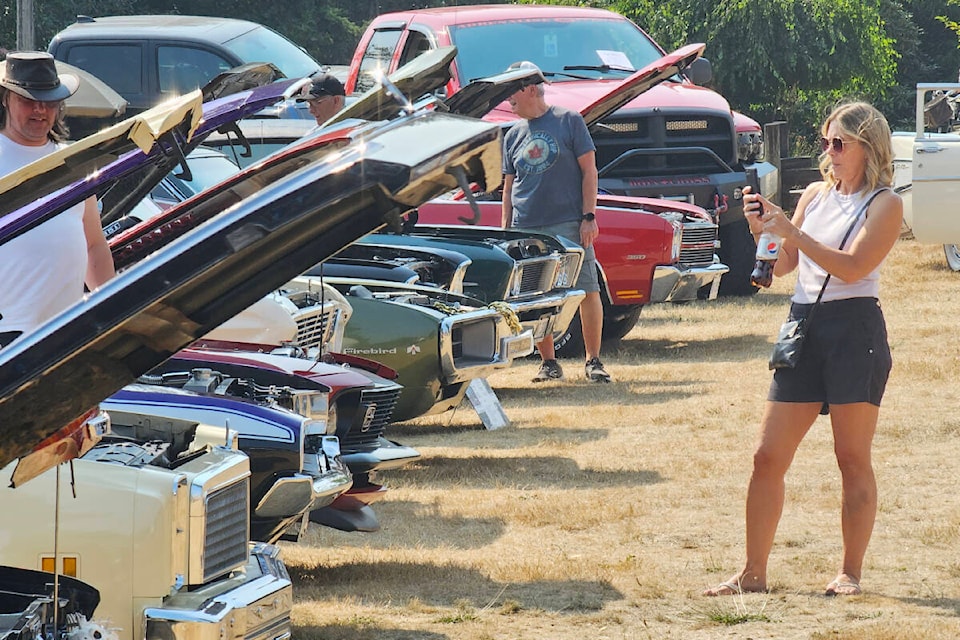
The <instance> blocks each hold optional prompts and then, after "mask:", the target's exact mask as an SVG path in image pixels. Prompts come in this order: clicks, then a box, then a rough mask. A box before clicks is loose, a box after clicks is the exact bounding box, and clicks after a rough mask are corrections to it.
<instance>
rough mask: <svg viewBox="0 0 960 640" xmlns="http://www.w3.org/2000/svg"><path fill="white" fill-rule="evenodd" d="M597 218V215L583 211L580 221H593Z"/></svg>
mask: <svg viewBox="0 0 960 640" xmlns="http://www.w3.org/2000/svg"><path fill="white" fill-rule="evenodd" d="M596 219H597V216H596V215H594V214H593V213H584V214H583V215H581V216H580V222H593V221H594V220H596Z"/></svg>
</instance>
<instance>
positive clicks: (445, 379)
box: [439, 309, 534, 385]
mask: <svg viewBox="0 0 960 640" xmlns="http://www.w3.org/2000/svg"><path fill="white" fill-rule="evenodd" d="M476 320H480V321H481V324H475V325H472V326H473V327H474V329H473V330H472V332H471V336H470V338H469V339H465V340H464V341H463V342H461V343H460V344H459V345H458V347H457V348H455V347H454V340H453V334H454V328H455V327H456V326H457V325H458V324H459V323H463V325H462V326H466V325H467V324H468V323H473V322H474V321H476ZM483 321H487V322H488V323H489V324H487V325H486V326H484V325H483V324H482V322H483ZM491 324H492V326H490V325H491ZM439 337H440V367H441V371H442V376H441V381H442V383H443V384H445V385H451V384H456V383H458V382H468V381H470V380H473V379H474V378H486V377H487V376H488V375H490V374H491V373H493V372H495V371H499V370H501V369H506V368H507V367H509V366H510V365H511V364H512V363H513V360H514V358H522V357H524V356H528V355H530V354H531V353H533V349H534V342H533V333H532V332H531V331H530V330H526V329H525V330H524V331H523V332H521V333H520V334H518V335H514V334H513V332H512V331H511V329H510V326H509V325H508V324H507V320H506V318H504V317H503V316H501V315H500V313H499V312H497V311H494V310H493V309H483V310H480V311H471V312H468V313H464V314H458V315H453V316H447V317H445V318H443V320H441V322H440V336H439Z"/></svg>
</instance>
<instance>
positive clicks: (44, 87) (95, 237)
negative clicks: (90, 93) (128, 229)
mask: <svg viewBox="0 0 960 640" xmlns="http://www.w3.org/2000/svg"><path fill="white" fill-rule="evenodd" d="M79 84H80V83H79V79H78V78H77V77H76V76H73V75H67V74H64V75H58V74H57V69H56V66H55V64H54V61H53V57H52V56H51V55H50V54H49V53H45V52H40V51H16V52H12V53H9V54H7V59H6V60H5V61H4V62H3V66H2V68H0V176H5V175H6V174H8V173H10V172H12V171H16V170H17V169H19V168H21V167H22V166H24V165H26V164H29V163H31V162H34V161H36V160H39V159H40V158H43V157H44V156H46V155H48V154H50V153H53V152H54V151H56V150H57V149H59V148H60V147H61V146H62V142H61V141H62V139H63V138H64V137H65V136H66V133H67V131H66V127H65V126H64V124H63V102H64V100H66V99H67V98H69V97H70V96H71V95H73V93H74V92H75V91H76V90H77V88H78V86H79ZM113 275H114V268H113V258H112V256H111V255H110V248H109V246H107V241H106V239H105V238H104V236H103V230H102V229H101V226H100V214H99V212H98V210H97V202H96V199H95V198H93V197H91V198H88V199H87V200H86V201H84V202H82V203H79V204H77V205H75V206H73V207H71V208H70V209H68V210H66V211H64V212H63V213H61V214H59V215H57V216H55V217H53V218H51V219H50V220H48V221H46V222H44V223H43V224H40V225H38V226H37V227H34V228H33V229H31V230H30V231H27V232H26V233H23V234H21V235H19V236H17V237H16V238H13V239H12V240H10V241H8V242H6V243H4V244H3V245H0V348H3V347H4V346H5V345H7V344H9V343H10V342H11V341H13V340H14V339H16V338H17V337H19V336H20V335H21V334H23V333H27V332H29V331H32V330H34V329H35V328H37V327H38V326H39V325H41V324H43V323H44V322H46V321H47V320H49V319H50V318H52V317H53V316H55V315H57V314H59V313H60V312H61V311H63V310H64V309H66V308H67V307H69V306H70V305H72V304H73V303H75V302H77V301H78V300H80V299H82V298H83V293H84V289H83V287H84V284H86V285H87V287H89V288H90V289H91V290H92V289H95V288H96V287H98V286H100V285H101V284H103V283H104V282H106V281H107V280H109V279H110V278H111V277H113Z"/></svg>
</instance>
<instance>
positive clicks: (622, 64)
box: [597, 49, 634, 71]
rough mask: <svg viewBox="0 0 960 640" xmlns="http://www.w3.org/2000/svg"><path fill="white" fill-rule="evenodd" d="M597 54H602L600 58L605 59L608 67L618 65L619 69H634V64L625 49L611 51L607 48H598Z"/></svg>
mask: <svg viewBox="0 0 960 640" xmlns="http://www.w3.org/2000/svg"><path fill="white" fill-rule="evenodd" d="M597 55H598V56H600V60H602V61H603V64H605V65H607V66H608V67H616V68H617V69H629V70H630V71H634V68H633V65H632V64H630V58H628V57H627V54H625V53H624V52H623V51H610V50H605V49H597Z"/></svg>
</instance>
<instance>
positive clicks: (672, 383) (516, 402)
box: [467, 364, 715, 420]
mask: <svg viewBox="0 0 960 640" xmlns="http://www.w3.org/2000/svg"><path fill="white" fill-rule="evenodd" d="M607 370H608V371H610V372H612V374H613V375H616V371H617V369H616V364H608V365H607ZM577 372H578V373H579V370H578V371H577ZM714 382H715V381H712V380H703V379H694V378H691V379H687V380H669V381H664V380H646V379H643V380H624V381H616V380H615V381H614V382H612V383H610V384H603V385H599V384H596V383H591V382H587V381H586V380H582V379H573V380H571V381H569V382H568V381H564V382H559V383H553V382H551V383H547V384H545V385H542V386H532V387H530V386H523V387H505V386H497V387H495V388H494V391H495V392H496V393H497V397H498V398H499V399H500V402H501V404H503V406H504V408H505V409H507V410H508V411H509V409H511V408H513V407H521V408H522V407H530V406H551V407H553V408H555V409H556V408H562V407H565V406H569V407H571V409H572V410H574V411H583V409H584V407H585V406H588V405H589V404H595V403H604V402H609V403H616V404H619V405H625V406H629V405H648V404H657V403H660V402H667V401H670V400H684V399H686V398H691V397H696V396H701V395H703V385H705V384H713V383H714ZM467 408H468V409H469V407H467ZM585 420H589V415H586V416H585Z"/></svg>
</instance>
